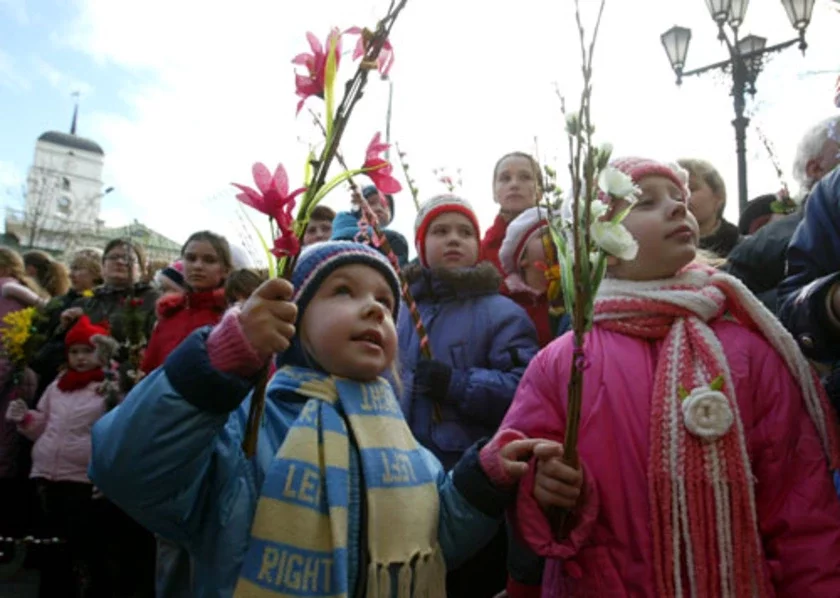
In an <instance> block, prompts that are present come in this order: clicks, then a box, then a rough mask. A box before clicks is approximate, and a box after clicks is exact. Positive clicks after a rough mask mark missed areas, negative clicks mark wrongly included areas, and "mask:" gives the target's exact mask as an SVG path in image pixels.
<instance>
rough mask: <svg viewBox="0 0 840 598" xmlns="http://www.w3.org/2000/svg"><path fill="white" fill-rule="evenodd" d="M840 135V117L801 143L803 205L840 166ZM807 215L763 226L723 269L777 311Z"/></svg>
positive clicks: (798, 171)
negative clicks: (790, 251) (793, 245)
mask: <svg viewBox="0 0 840 598" xmlns="http://www.w3.org/2000/svg"><path fill="white" fill-rule="evenodd" d="M838 133H840V117H838V116H832V117H829V118H826V119H823V120H821V121H820V122H818V123H816V124H815V125H813V126H812V127H811V128H810V129H809V130H808V131H807V132H806V133H805V135H804V136H803V137H802V140H801V141H800V142H799V146H798V147H797V149H796V157H795V159H794V161H793V177H794V179H795V180H796V182H797V183H798V184H799V192H798V194H797V195H796V198H795V199H796V200H797V201H798V202H800V203H802V204H803V205H804V203H805V201H806V199H807V196H808V194H809V193H810V191H811V188H812V187H813V186H814V185H815V184H816V183H817V182H818V181H819V180H820V179H822V178H823V177H824V176H825V175H826V174H828V173H829V172H831V171H832V169H834V167H835V166H837V164H840V147H838V141H837V134H838ZM803 215H804V207H803V208H802V209H800V210H797V211H796V212H795V213H793V214H790V215H789V216H786V217H784V218H782V219H781V220H777V221H775V222H771V223H769V224H767V225H765V226H763V227H762V228H761V229H759V230H758V231H757V232H756V233H755V234H754V235H752V236H750V237H747V238H746V239H744V240H743V241H742V242H741V243H740V244H739V245H737V246H736V247H735V249H733V250H732V252H731V253H730V254H729V257H728V259H727V263H726V265H725V266H724V267H723V269H724V270H726V271H728V272H729V273H730V274H732V275H733V276H736V277H738V278H740V279H741V280H742V281H743V282H744V284H746V285H747V287H749V289H750V290H751V291H752V292H753V293H755V295H756V296H757V297H758V298H759V299H761V301H762V302H763V303H764V304H765V305H766V306H767V307H768V308H769V309H770V310H771V311H773V312H776V311H777V309H778V308H779V307H780V304H779V305H777V295H778V287H779V284H780V283H781V282H782V280H783V279H784V277H785V260H786V255H787V248H788V244H789V243H790V241H791V238H792V237H793V234H794V231H795V230H796V227H797V226H798V225H799V223H800V222H801V221H802V218H803ZM838 265H840V264H838Z"/></svg>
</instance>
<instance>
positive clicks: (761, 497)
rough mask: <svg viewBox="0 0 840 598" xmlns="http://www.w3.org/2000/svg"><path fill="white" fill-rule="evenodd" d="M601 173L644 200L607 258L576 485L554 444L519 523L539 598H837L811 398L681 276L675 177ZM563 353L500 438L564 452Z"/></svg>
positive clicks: (758, 322) (753, 309) (836, 504)
mask: <svg viewBox="0 0 840 598" xmlns="http://www.w3.org/2000/svg"><path fill="white" fill-rule="evenodd" d="M613 166H615V167H617V168H619V169H620V170H622V171H623V172H625V173H626V174H628V175H630V176H631V177H632V178H633V180H634V182H635V183H636V184H637V185H638V187H639V188H640V191H641V192H640V194H639V197H638V201H637V202H636V204H635V206H634V207H633V210H632V211H631V212H630V214H629V215H628V216H627V219H626V220H625V221H624V224H625V226H626V227H627V229H628V230H629V232H630V233H631V234H632V235H633V236H634V237H635V239H636V241H637V242H638V246H639V247H638V254H637V256H636V258H635V259H634V260H632V261H620V260H618V259H616V258H610V266H609V270H608V278H607V279H605V280H604V282H603V284H602V286H601V289H600V290H599V296H598V299H597V302H596V306H595V326H594V328H593V330H592V331H591V332H590V333H589V334H588V335H587V337H586V342H585V359H586V363H587V369H586V370H585V374H584V380H585V381H584V396H583V403H582V416H581V427H580V441H579V452H580V457H581V463H582V474H583V475H581V472H579V471H575V470H573V469H571V468H569V467H568V466H565V465H563V464H562V462H561V461H560V457H561V456H562V446H561V445H560V444H558V443H557V442H551V443H546V444H544V445H542V446H538V447H537V449H535V454H536V455H537V467H535V468H531V470H530V473H529V474H528V477H527V478H526V479H524V480H523V481H522V483H521V485H520V491H519V496H518V500H517V504H516V508H515V513H513V518H514V520H515V524H516V527H517V529H518V531H519V533H520V534H521V536H522V538H523V539H524V540H525V541H526V542H527V543H528V545H530V547H531V548H532V549H533V550H535V551H536V552H537V553H538V554H540V555H543V556H545V557H546V568H545V572H544V575H543V584H542V596H543V597H554V596H599V597H606V596H610V597H611V596H627V597H630V596H633V597H637V596H638V597H640V596H663V597H664V596H702V597H707V596H840V501H838V499H837V496H836V495H835V493H834V488H833V484H832V481H831V470H832V469H835V468H836V467H837V463H838V444H837V433H836V421H835V415H834V414H833V413H831V412H830V409H829V407H828V406H827V402H826V401H825V395H824V393H823V391H822V388H821V387H820V385H819V382H818V381H817V379H816V378H815V377H814V375H813V373H812V372H811V370H810V369H809V366H808V364H807V362H806V361H805V360H804V358H803V357H802V356H801V355H800V354H799V352H798V351H797V347H796V345H795V342H794V340H793V338H792V337H791V336H790V335H789V334H788V333H787V332H786V331H785V330H784V329H783V328H782V327H781V326H780V325H779V324H778V322H777V321H776V320H775V318H774V317H773V316H772V315H771V313H770V312H769V311H767V310H766V309H765V308H764V307H763V306H762V305H761V304H760V303H759V302H758V301H757V300H756V299H755V298H754V297H753V296H752V295H750V293H749V292H748V291H747V290H746V289H745V287H744V286H743V285H742V284H741V283H740V282H739V281H737V280H735V279H734V278H732V277H731V276H729V275H727V274H723V273H720V272H717V271H714V270H711V269H709V268H707V267H705V266H701V265H698V264H694V263H693V261H694V258H695V253H696V251H695V248H696V244H697V239H698V230H697V223H696V221H695V220H694V217H693V216H691V213H690V212H688V210H687V209H686V199H687V197H688V190H687V189H686V186H685V176H684V173H683V172H681V171H680V170H678V169H677V168H675V167H670V166H667V165H664V164H660V163H657V162H653V161H650V160H644V159H636V158H629V159H623V160H618V161H616V162H614V163H613ZM622 203H623V202H622ZM621 208H622V206H621V205H613V206H611V210H613V211H614V210H615V209H621ZM609 215H610V214H608V216H609ZM572 349H573V347H572V338H571V335H569V334H567V335H565V336H563V337H561V338H559V339H557V340H555V341H554V342H553V343H551V344H550V345H549V346H548V347H546V348H545V349H544V350H543V351H542V352H540V354H539V355H538V356H537V357H536V358H535V359H534V360H533V361H532V362H531V364H530V366H529V367H528V370H527V372H526V373H525V376H524V377H523V378H522V381H521V383H520V385H519V388H518V390H517V394H516V397H515V399H514V402H513V405H512V406H511V408H510V410H509V412H508V414H507V416H506V418H505V421H504V422H503V423H502V428H514V429H516V430H520V431H522V432H524V433H525V434H527V435H528V436H529V437H543V438H546V439H549V440H553V441H562V439H563V436H564V428H565V418H566V388H567V384H568V382H569V374H570V363H571V362H570V360H571V357H572ZM558 507H570V508H571V509H572V514H571V525H570V526H569V527H568V528H567V529H566V530H565V531H561V530H558V529H556V527H555V526H553V525H552V523H551V522H552V521H556V519H555V518H554V517H552V515H553V511H554V510H556V509H557V508H558Z"/></svg>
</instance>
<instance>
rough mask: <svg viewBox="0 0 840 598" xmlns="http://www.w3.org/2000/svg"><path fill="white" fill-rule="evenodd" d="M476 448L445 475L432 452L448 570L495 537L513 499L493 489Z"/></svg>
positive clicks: (428, 455)
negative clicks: (436, 474) (506, 509)
mask: <svg viewBox="0 0 840 598" xmlns="http://www.w3.org/2000/svg"><path fill="white" fill-rule="evenodd" d="M478 448H479V445H474V446H473V447H471V448H470V449H469V450H468V451H467V452H466V453H464V456H463V457H461V460H460V461H458V463H457V464H456V465H455V467H454V468H453V469H452V471H451V472H449V473H448V474H447V473H446V472H445V471H444V470H443V467H442V466H441V464H440V461H438V460H437V458H436V457H435V456H434V455H432V453H431V452H429V451H427V450H426V449H423V450H424V453H425V455H426V458H427V460H428V462H429V467H431V468H432V469H433V471H434V470H437V471H438V478H437V480H438V494H439V496H440V519H439V521H438V540H439V542H440V546H441V549H442V550H443V556H444V559H445V560H446V566H447V568H448V569H450V570H452V569H456V568H457V567H458V566H460V565H461V564H462V563H464V561H466V560H467V559H469V558H470V557H471V556H473V555H474V554H475V553H476V552H478V551H479V550H481V548H483V547H484V546H485V545H486V544H487V543H488V542H489V541H490V540H491V539H492V538H493V536H494V535H495V534H496V532H497V531H498V529H499V524H500V522H501V520H502V516H503V514H504V510H505V508H506V507H507V506H508V504H509V503H510V502H512V500H513V498H514V497H515V488H514V489H511V490H510V491H507V490H500V489H498V488H496V487H495V486H493V484H492V483H491V482H490V480H489V478H488V477H487V476H486V475H485V474H484V471H483V470H482V469H481V466H480V464H479V460H478Z"/></svg>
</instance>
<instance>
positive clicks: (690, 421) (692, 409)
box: [682, 386, 735, 442]
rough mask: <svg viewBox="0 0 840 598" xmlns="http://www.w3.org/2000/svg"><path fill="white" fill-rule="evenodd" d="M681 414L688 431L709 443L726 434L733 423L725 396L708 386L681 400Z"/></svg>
mask: <svg viewBox="0 0 840 598" xmlns="http://www.w3.org/2000/svg"><path fill="white" fill-rule="evenodd" d="M682 412H683V421H684V422H685V427H686V428H687V429H688V431H689V432H691V433H692V434H694V435H695V436H697V437H699V438H702V439H704V440H708V441H709V442H711V441H714V440H717V439H718V438H720V437H721V436H723V435H724V434H726V432H728V431H729V428H731V427H732V423H733V422H734V421H735V415H734V414H733V413H732V408H731V407H730V406H729V400H728V399H727V398H726V395H725V394H723V393H722V392H720V391H718V390H712V389H711V388H709V387H708V386H701V387H698V388H695V389H694V390H692V391H691V394H690V395H688V396H687V397H686V398H685V399H684V400H683V403H682Z"/></svg>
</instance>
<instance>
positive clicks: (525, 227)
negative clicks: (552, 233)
mask: <svg viewBox="0 0 840 598" xmlns="http://www.w3.org/2000/svg"><path fill="white" fill-rule="evenodd" d="M547 231H548V211H547V210H546V209H545V208H543V207H540V206H535V207H533V208H528V209H527V210H525V211H524V212H522V213H521V214H520V215H519V216H517V217H516V218H514V219H513V220H512V221H511V223H510V224H509V225H508V228H507V231H506V232H505V238H504V240H503V241H502V247H501V249H499V261H500V262H501V263H502V268H503V269H504V271H505V274H506V275H507V276H510V275H511V274H514V273H515V272H517V271H518V269H519V264H520V263H521V262H522V256H523V254H524V253H525V247H526V246H527V245H528V243H529V242H530V241H531V239H533V238H535V237H537V236H539V235H542V234H544V233H546V232H547Z"/></svg>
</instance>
